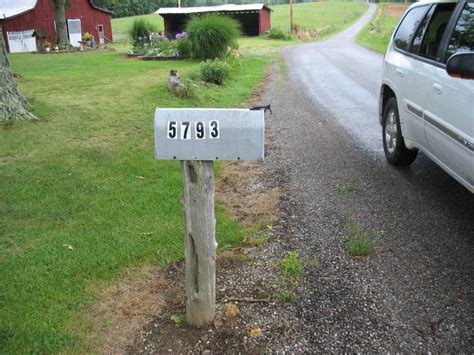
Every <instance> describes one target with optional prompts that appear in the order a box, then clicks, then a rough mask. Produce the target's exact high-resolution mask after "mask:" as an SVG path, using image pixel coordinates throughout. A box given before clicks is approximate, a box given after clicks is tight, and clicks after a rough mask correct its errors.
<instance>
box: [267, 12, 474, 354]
mask: <svg viewBox="0 0 474 355" xmlns="http://www.w3.org/2000/svg"><path fill="white" fill-rule="evenodd" d="M365 20H367V16H366V17H365V19H362V20H361V22H359V23H358V24H356V25H355V26H354V27H353V28H351V29H349V30H348V31H346V32H344V33H341V34H340V35H338V36H336V37H334V38H333V39H331V40H329V41H326V42H321V43H316V44H309V45H303V46H298V47H290V48H287V49H286V50H284V57H285V60H286V63H287V73H286V74H285V76H286V77H280V78H279V79H276V80H275V83H274V85H272V88H271V89H270V91H269V92H268V94H267V96H266V97H265V98H264V99H263V102H265V103H267V102H268V103H271V105H272V109H273V111H274V112H275V115H274V116H273V117H272V118H271V119H270V122H269V124H268V130H269V135H270V136H271V137H272V140H273V142H274V144H275V145H276V146H277V147H279V150H278V152H277V153H275V154H273V155H272V154H271V155H270V156H269V159H267V161H266V162H265V165H266V166H267V167H268V169H269V170H270V171H272V170H273V171H278V172H281V171H284V172H285V184H286V186H287V188H288V194H287V200H286V201H285V202H284V209H285V210H286V212H287V215H288V216H290V218H288V222H287V223H285V224H284V226H285V227H284V229H283V230H282V231H280V232H279V236H280V240H279V242H282V243H284V244H285V246H286V249H290V250H297V251H299V252H300V253H301V254H302V255H304V256H307V257H309V258H313V259H317V260H318V261H319V265H318V267H316V268H308V269H307V271H306V273H305V275H304V278H303V281H302V283H301V285H300V293H301V294H302V295H303V297H301V298H300V300H299V302H298V303H297V305H296V307H295V312H296V318H297V319H298V320H300V322H299V323H298V324H295V329H294V331H295V333H296V334H298V336H299V337H300V338H301V339H305V342H306V345H305V349H306V350H310V351H314V350H318V351H331V352H335V351H337V352H340V351H350V352H353V351H357V352H358V351H370V350H373V351H404V352H414V351H417V352H419V351H423V352H428V351H431V352H448V351H449V352H466V353H473V352H474V339H473V336H474V330H473V328H474V282H473V275H474V195H472V194H471V193H469V192H468V191H467V190H466V189H464V188H463V187H462V186H461V185H459V184H458V183H457V182H456V181H455V180H454V179H452V178H451V177H449V176H448V175H447V174H446V173H444V172H443V171H442V170H441V169H440V168H438V167H437V166H436V165H435V164H434V163H432V162H431V161H430V160H429V159H428V158H426V157H425V156H423V155H421V156H420V157H419V158H418V160H417V162H416V163H415V164H414V165H413V166H412V167H411V168H408V169H396V168H393V167H391V166H389V165H388V164H387V163H386V162H385V160H384V158H383V150H382V148H381V147H382V144H381V133H380V131H381V129H380V126H379V124H378V118H377V109H376V108H377V106H376V105H377V91H378V85H379V80H380V79H379V78H380V65H381V61H382V56H380V55H378V54H374V53H372V52H369V51H367V50H365V49H363V48H360V47H358V46H357V45H355V44H353V43H352V40H353V38H354V33H355V30H357V29H358V28H360V26H361V24H362V22H363V21H365ZM345 188H346V189H345ZM348 190H350V191H352V192H344V191H348ZM349 218H354V219H355V220H357V221H358V222H359V223H360V224H361V225H363V226H364V227H365V228H366V229H367V230H368V231H372V232H373V233H380V237H379V242H378V245H377V247H376V251H375V253H374V254H373V255H371V256H370V257H369V258H368V259H367V260H364V261H356V260H352V259H351V258H350V257H349V256H348V255H347V253H346V252H345V250H344V237H345V233H346V232H345V226H346V223H347V220H348V219H349Z"/></svg>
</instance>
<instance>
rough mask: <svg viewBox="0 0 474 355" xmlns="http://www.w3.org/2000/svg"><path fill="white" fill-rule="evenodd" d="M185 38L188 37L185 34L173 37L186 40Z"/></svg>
mask: <svg viewBox="0 0 474 355" xmlns="http://www.w3.org/2000/svg"><path fill="white" fill-rule="evenodd" d="M186 37H188V34H187V33H186V32H181V33H178V34H176V36H175V38H176V39H184V38H186Z"/></svg>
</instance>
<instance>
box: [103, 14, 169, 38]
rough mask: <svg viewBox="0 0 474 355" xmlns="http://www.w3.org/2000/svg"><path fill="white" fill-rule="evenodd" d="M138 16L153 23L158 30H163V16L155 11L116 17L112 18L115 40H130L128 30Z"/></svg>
mask: <svg viewBox="0 0 474 355" xmlns="http://www.w3.org/2000/svg"><path fill="white" fill-rule="evenodd" d="M136 18H143V19H145V20H147V21H149V22H150V23H152V24H153V25H154V26H155V27H156V29H157V30H158V31H163V28H164V26H163V17H161V16H160V15H157V14H155V13H152V14H148V15H141V16H129V17H122V18H115V19H113V20H112V32H113V37H114V41H115V42H125V41H127V40H128V31H129V30H130V28H131V27H132V24H133V21H134V20H135V19H136Z"/></svg>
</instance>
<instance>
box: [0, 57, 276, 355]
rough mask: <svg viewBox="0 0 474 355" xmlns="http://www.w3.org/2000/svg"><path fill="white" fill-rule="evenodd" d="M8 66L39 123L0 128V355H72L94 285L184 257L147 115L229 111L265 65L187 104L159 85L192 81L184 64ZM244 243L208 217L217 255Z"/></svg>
mask: <svg viewBox="0 0 474 355" xmlns="http://www.w3.org/2000/svg"><path fill="white" fill-rule="evenodd" d="M10 59H11V63H12V66H13V69H14V71H15V72H17V73H21V74H22V78H20V79H17V81H18V83H19V84H20V87H21V89H22V90H23V91H24V92H25V93H26V94H27V95H28V97H29V98H30V99H31V101H32V103H33V105H34V110H35V113H36V114H37V115H38V116H39V117H40V118H41V120H40V121H38V122H18V121H14V122H11V124H4V125H2V126H0V142H1V143H0V147H1V149H0V176H1V179H2V181H3V183H2V184H1V187H0V195H1V196H2V198H1V199H0V209H1V210H2V214H1V216H0V236H1V238H0V315H1V316H0V353H2V354H3V353H24V352H39V353H45V352H46V353H47V352H56V351H60V350H61V349H81V347H82V346H83V345H84V343H83V338H82V339H81V335H80V334H75V333H74V332H71V329H79V328H81V325H80V324H76V323H75V324H72V322H71V319H72V318H73V317H74V316H75V315H77V314H79V313H80V312H81V311H83V310H84V309H85V308H86V307H88V306H89V305H91V304H92V303H93V302H94V301H95V295H94V292H90V291H88V290H90V289H91V285H96V284H97V285H100V284H101V282H102V283H104V282H107V280H108V281H109V282H113V281H114V280H118V279H119V278H120V277H121V274H122V272H123V271H124V270H125V269H126V268H128V267H134V266H143V265H163V266H165V265H167V264H169V262H170V261H172V260H178V259H182V257H183V218H182V211H181V206H180V199H181V196H182V186H181V185H182V183H181V173H180V167H179V163H178V162H159V161H155V160H154V158H153V146H154V143H153V116H154V109H155V107H157V106H160V107H193V106H199V107H210V106H213V107H238V106H239V105H240V104H241V103H242V102H243V101H244V100H246V99H247V98H248V97H249V96H250V95H251V92H252V88H253V87H254V86H255V85H256V84H257V83H258V82H259V81H260V80H261V79H262V77H263V73H264V68H265V67H266V66H267V65H268V63H269V62H270V60H271V58H270V57H269V56H260V57H256V56H247V57H245V58H243V59H242V60H243V63H242V65H243V67H245V70H242V71H241V73H240V75H239V76H238V79H235V80H233V81H229V82H228V83H227V84H226V85H225V86H224V87H223V88H220V87H210V88H206V89H204V88H202V90H201V91H200V92H199V93H198V97H197V98H196V99H195V100H192V101H191V100H187V99H176V98H175V97H174V95H173V94H171V93H169V92H168V90H167V88H166V80H167V77H168V73H169V69H170V68H176V69H178V71H179V72H180V73H181V74H186V73H190V72H193V71H197V70H198V68H199V63H197V62H193V61H178V62H144V61H138V60H128V59H126V58H125V56H124V53H120V52H102V53H77V54H62V55H34V54H16V55H11V56H10ZM245 233H246V232H245V231H243V230H242V227H241V226H240V225H239V224H237V223H236V222H234V221H233V220H232V219H231V218H230V217H229V216H228V215H227V214H226V212H225V211H223V209H222V208H217V239H218V242H219V245H220V246H221V247H222V246H226V245H231V244H233V243H236V242H238V241H240V240H241V239H242V238H243V237H244V234H245ZM69 246H70V247H69ZM70 249H72V250H70ZM100 280H102V281H100ZM93 289H94V287H92V290H93ZM77 318H78V317H76V319H77ZM85 326H86V325H84V327H85Z"/></svg>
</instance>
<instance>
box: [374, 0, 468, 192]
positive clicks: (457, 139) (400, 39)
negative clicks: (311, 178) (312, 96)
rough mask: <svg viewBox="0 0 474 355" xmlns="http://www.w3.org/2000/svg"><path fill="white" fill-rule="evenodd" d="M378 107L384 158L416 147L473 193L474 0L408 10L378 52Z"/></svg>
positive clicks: (398, 159) (406, 156)
mask: <svg viewBox="0 0 474 355" xmlns="http://www.w3.org/2000/svg"><path fill="white" fill-rule="evenodd" d="M379 113H380V123H381V125H382V137H383V146H384V151H385V156H386V158H387V160H388V162H389V163H390V164H393V165H408V164H411V163H412V162H413V161H414V160H415V158H416V156H417V153H418V150H421V151H423V153H425V154H426V155H427V156H429V157H430V158H431V159H432V160H433V161H434V162H436V163H437V164H438V165H439V166H441V167H442V168H443V169H444V170H446V171H447V172H448V173H449V174H450V175H451V176H453V177H454V178H455V179H456V180H458V181H459V182H460V183H461V184H463V185H464V186H465V187H466V188H467V189H468V190H469V191H471V192H472V193H474V0H461V1H452V0H451V1H444V0H437V1H431V0H430V1H422V2H418V3H415V4H413V5H411V6H410V7H409V8H408V10H407V11H406V13H405V14H404V16H403V17H402V19H401V20H400V23H399V24H398V26H397V28H396V30H395V32H394V33H393V35H392V39H391V41H390V44H389V47H388V49H387V53H386V54H385V58H384V64H383V77H382V86H381V90H380V100H379Z"/></svg>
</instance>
